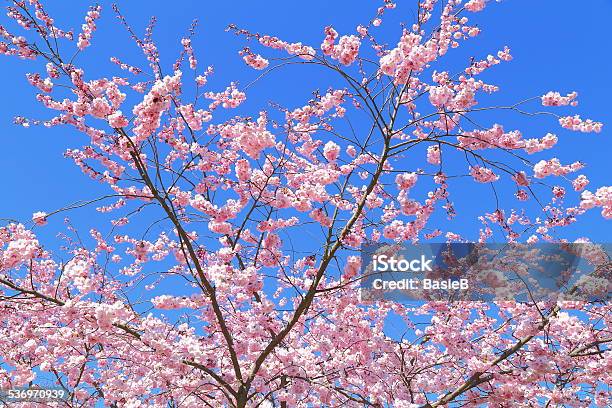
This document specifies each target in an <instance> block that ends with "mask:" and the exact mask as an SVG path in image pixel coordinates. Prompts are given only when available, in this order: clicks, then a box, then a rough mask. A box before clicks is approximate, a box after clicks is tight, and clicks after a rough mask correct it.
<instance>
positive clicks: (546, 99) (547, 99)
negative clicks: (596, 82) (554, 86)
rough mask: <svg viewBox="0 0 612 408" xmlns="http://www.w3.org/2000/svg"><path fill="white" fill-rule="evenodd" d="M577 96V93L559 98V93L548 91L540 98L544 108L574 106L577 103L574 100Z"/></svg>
mask: <svg viewBox="0 0 612 408" xmlns="http://www.w3.org/2000/svg"><path fill="white" fill-rule="evenodd" d="M577 96H578V93H577V92H572V93H569V94H567V96H561V94H560V93H559V92H553V91H550V92H548V93H547V94H546V95H544V96H542V105H544V106H567V105H570V104H571V105H572V106H576V105H577V104H578V102H576V101H575V100H574V99H576V97H577Z"/></svg>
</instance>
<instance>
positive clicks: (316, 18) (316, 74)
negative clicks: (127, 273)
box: [0, 0, 612, 241]
mask: <svg viewBox="0 0 612 408" xmlns="http://www.w3.org/2000/svg"><path fill="white" fill-rule="evenodd" d="M588 3H589V6H588V7H587V6H586V3H584V2H574V1H553V0H547V1H538V2H533V1H527V0H522V1H520V0H507V1H503V2H499V3H497V2H490V5H489V6H488V7H487V8H486V9H485V11H484V12H482V13H478V14H471V15H469V16H470V17H471V21H472V22H475V23H477V24H478V25H479V26H480V27H481V28H482V30H483V33H482V34H481V35H480V36H479V37H477V39H476V40H472V41H469V42H467V43H466V44H465V47H462V48H461V49H459V50H452V51H451V52H450V53H449V55H448V58H445V60H446V62H447V63H448V65H447V66H448V67H449V68H451V69H455V70H457V69H460V68H462V67H464V66H465V65H466V63H467V61H468V58H469V56H471V55H474V56H476V57H477V58H478V57H485V56H486V55H487V54H488V53H495V52H496V51H497V50H498V49H501V48H503V46H504V45H508V46H510V48H511V49H512V54H513V56H514V60H513V61H512V62H511V63H508V64H502V65H499V66H497V67H495V68H493V70H491V73H490V74H487V75H489V76H487V77H485V79H486V80H490V81H494V82H495V83H496V84H498V85H499V86H500V87H501V92H500V95H499V98H500V99H496V98H498V96H494V97H492V98H491V99H489V100H488V101H486V102H488V103H487V104H493V103H495V102H498V101H502V100H503V101H505V102H513V101H518V100H521V99H524V98H526V97H530V96H535V95H541V94H543V93H545V92H547V91H549V90H559V91H561V92H569V91H572V90H576V91H578V92H579V100H580V105H579V108H578V111H577V112H579V113H581V114H582V116H583V117H589V118H593V119H595V120H600V121H603V122H604V123H605V122H606V121H607V119H608V118H609V117H610V115H609V112H610V108H609V95H610V94H612V85H611V82H610V81H609V79H608V76H609V73H610V72H612V57H611V56H610V52H609V51H610V46H609V40H607V38H608V28H607V27H608V23H609V21H608V19H609V17H610V16H611V15H612V1H610V0H592V1H589V2H588ZM101 4H102V6H103V11H102V19H101V20H100V22H99V23H98V26H99V30H98V32H97V33H96V34H95V37H94V39H93V46H92V47H91V48H90V49H89V51H88V52H87V55H85V56H84V58H81V60H80V62H81V63H82V65H83V66H84V67H85V69H86V72H87V74H88V75H90V77H96V76H101V75H110V74H109V68H112V67H111V64H110V63H108V59H109V57H110V56H111V55H115V56H118V57H120V58H121V59H124V60H125V61H127V62H134V63H137V64H138V65H140V66H143V65H144V64H143V63H142V58H141V56H140V54H139V53H138V50H137V49H136V47H135V46H134V45H133V44H131V43H130V41H129V37H128V35H127V34H126V32H125V30H123V28H122V27H121V26H120V25H119V24H117V22H116V20H115V18H114V16H113V14H112V10H111V9H110V4H111V3H110V2H107V1H102V2H101ZM169 4H172V6H171V7H169V6H168V5H169ZM415 4H416V3H415V1H413V0H409V1H401V0H400V1H399V2H398V8H397V10H395V11H392V12H389V13H388V14H387V15H386V17H385V19H384V24H383V27H382V30H379V31H381V32H385V33H386V34H385V36H384V40H386V41H387V42H389V43H390V44H394V43H395V42H396V41H397V37H398V34H399V33H400V30H401V29H400V26H399V22H400V21H406V22H408V23H411V22H412V21H413V19H414V11H415V7H414V6H415ZM378 5H379V3H378V2H371V1H346V0H342V1H325V0H311V1H308V2H306V1H304V2H300V1H294V2H287V1H278V0H273V1H266V2H251V1H233V2H229V1H226V2H201V1H180V2H172V3H169V2H166V1H147V2H142V1H141V2H138V1H131V2H128V1H123V2H119V6H120V8H121V10H122V11H123V13H124V14H125V16H126V17H127V19H128V20H129V21H130V23H131V24H132V25H133V26H134V27H135V29H136V31H137V32H139V33H142V32H143V30H144V27H145V25H146V23H147V21H148V18H149V16H151V15H155V16H157V17H158V24H157V28H156V32H155V38H156V40H157V42H158V45H159V48H160V51H161V56H162V59H165V60H166V61H167V64H168V65H169V64H171V63H172V62H173V61H174V59H175V56H176V55H177V52H178V50H179V48H180V46H179V39H180V37H181V36H182V35H184V34H185V33H186V32H187V29H188V27H189V25H190V23H191V21H192V19H193V18H195V17H197V18H198V19H199V21H200V26H199V29H198V34H197V36H196V37H195V39H194V48H195V50H196V53H197V56H198V59H199V62H200V67H201V68H203V67H205V66H207V65H213V66H214V67H215V70H216V73H215V75H214V76H213V78H212V79H211V82H210V88H211V89H214V90H221V89H224V88H225V86H226V85H227V84H228V83H229V82H230V81H238V82H239V83H241V84H246V83H248V82H250V81H251V80H252V79H254V78H255V77H256V75H257V72H255V71H253V70H250V69H248V68H247V67H246V66H245V65H244V64H243V63H242V61H241V60H240V59H239V57H238V55H237V52H238V51H239V50H240V49H241V48H242V47H243V46H244V45H245V41H244V39H243V38H239V37H236V36H235V35H233V34H231V33H228V32H225V31H224V30H225V27H226V26H227V24H229V23H235V24H237V25H238V26H241V27H244V28H248V29H249V30H251V31H258V32H262V33H268V34H273V35H277V36H279V37H280V38H282V39H285V40H287V41H302V42H304V43H306V44H311V45H313V46H314V47H316V48H318V46H319V44H320V43H321V40H322V38H323V33H322V31H323V28H324V27H325V26H326V25H328V24H333V25H334V27H335V28H336V29H337V30H338V32H340V33H341V34H350V33H353V32H354V29H355V27H356V26H357V24H360V23H364V22H367V21H368V20H369V19H370V18H371V16H372V15H373V14H374V12H375V9H376V7H377V6H378ZM86 10H87V3H86V2H78V4H77V3H76V2H55V4H53V6H52V7H50V12H51V14H52V15H53V16H54V17H55V18H56V20H57V21H58V22H59V25H60V26H62V27H74V28H75V29H76V31H78V28H79V26H80V24H81V23H82V21H83V15H84V13H85V12H86ZM251 45H252V46H253V48H256V47H255V45H254V44H251ZM0 63H1V64H2V72H3V74H4V79H5V82H4V88H3V95H4V97H3V98H1V100H0V106H1V108H0V129H1V136H0V172H1V174H2V192H3V193H2V197H3V199H2V200H1V201H0V218H11V219H17V220H20V221H28V220H29V219H30V217H31V214H32V213H33V212H34V211H38V210H44V211H47V212H50V211H52V210H54V209H57V208H60V207H63V206H66V205H68V204H70V203H72V202H74V201H76V200H80V199H89V198H95V197H97V196H99V195H101V194H103V193H106V192H108V190H107V189H106V188H104V187H103V186H101V185H99V184H97V183H95V182H91V181H90V180H88V179H87V178H86V176H84V175H82V173H81V172H80V170H79V169H78V168H77V167H76V166H74V164H73V163H72V161H71V160H67V159H64V158H63V157H62V154H63V152H64V151H65V150H66V149H67V148H75V147H80V146H82V145H83V144H84V143H85V140H84V138H83V136H81V135H79V134H77V133H76V132H75V131H73V130H72V129H69V128H61V127H59V128H54V129H46V128H30V129H24V128H21V127H18V126H15V125H13V124H12V119H13V117H14V116H16V115H24V116H31V117H34V118H45V117H48V113H47V112H45V110H44V109H42V108H40V107H39V106H37V104H36V102H35V101H34V96H35V91H34V90H33V89H32V88H31V87H29V85H27V83H26V80H25V77H24V74H25V73H26V72H31V71H35V69H34V67H33V66H32V65H31V62H24V61H19V60H17V59H14V58H7V57H2V59H1V62H0ZM299 69H300V68H289V69H287V70H286V71H284V72H279V73H278V74H274V75H271V76H269V77H267V78H266V79H265V80H263V81H261V82H258V83H257V85H255V86H254V87H252V88H251V89H250V91H249V93H248V97H249V99H248V101H247V103H246V104H245V105H244V109H243V110H242V111H241V113H244V114H251V115H254V114H256V112H258V111H259V110H260V109H262V108H266V104H267V102H269V101H275V102H279V103H280V104H282V105H285V106H290V107H297V106H301V105H303V104H304V102H305V101H307V100H308V99H309V97H310V96H311V92H312V91H313V89H316V88H319V89H322V90H324V89H326V88H327V87H328V86H330V85H334V84H335V82H334V81H335V80H334V79H332V78H331V77H330V76H329V74H326V73H322V72H321V71H318V70H315V69H311V68H308V69H309V70H308V71H304V70H302V71H299ZM111 72H112V74H115V75H116V74H119V71H117V70H114V71H111ZM560 112H564V111H560ZM567 112H568V113H569V112H570V111H567ZM487 119H488V120H489V119H490V120H491V123H493V122H495V121H500V122H501V123H505V124H506V125H508V128H519V129H521V130H522V131H523V132H524V134H525V136H526V137H541V136H543V135H544V134H545V133H546V132H548V131H552V132H554V133H557V134H558V136H559V144H558V146H557V148H556V150H555V155H556V156H557V157H558V158H560V159H561V161H562V162H568V161H574V160H581V161H583V162H586V163H587V164H588V165H589V167H588V168H587V169H586V170H585V172H584V173H585V174H587V175H588V176H589V178H590V179H591V185H590V186H589V188H591V189H592V190H594V189H595V188H596V187H598V186H601V185H607V184H609V182H610V180H609V174H610V152H611V149H610V146H611V144H610V141H609V134H610V128H609V126H608V127H604V131H603V132H602V133H600V134H581V133H574V132H569V131H565V130H563V129H561V128H560V127H559V126H558V125H557V123H556V121H554V120H553V119H551V118H540V119H539V120H536V121H529V122H526V121H524V119H523V118H517V117H516V115H514V116H508V117H506V116H501V115H500V116H499V117H495V118H487ZM502 121H503V122H502ZM606 125H609V124H606ZM545 157H546V158H547V157H548V155H543V156H542V157H541V158H545ZM537 160H539V158H538V159H537ZM75 186H76V188H75ZM461 187H462V193H461V194H463V196H455V197H453V199H454V201H455V202H456V204H457V207H458V212H459V213H460V214H462V215H461V216H460V217H459V218H458V219H457V220H455V221H454V224H453V226H452V229H453V230H454V231H457V232H463V231H475V230H477V228H478V224H477V221H476V220H475V217H476V216H477V215H478V214H480V213H482V211H479V212H478V211H476V210H475V209H474V208H475V207H474V206H473V205H472V204H473V203H475V202H477V201H478V202H480V201H482V200H483V198H482V196H481V194H482V190H478V189H477V188H478V187H479V186H476V187H473V186H471V185H467V184H466V185H465V186H461ZM574 197H575V196H574ZM489 209H490V208H489ZM92 213H93V210H92V209H90V210H77V211H74V212H72V213H71V214H70V216H71V218H73V219H74V220H76V221H77V222H83V223H84V224H87V223H88V221H89V219H90V216H91V215H92ZM441 219H443V217H442V218H441ZM53 225H54V223H52V226H53ZM58 226H59V225H58ZM609 228H610V227H609V223H607V222H605V221H604V220H602V218H601V217H600V215H599V211H592V212H591V213H589V214H588V215H587V216H585V217H583V219H582V220H581V221H580V223H579V224H577V225H576V226H573V227H572V228H571V229H568V230H567V232H566V236H568V237H570V238H571V237H574V238H575V237H579V236H584V235H588V236H590V237H591V238H593V239H595V240H599V241H606V240H609V238H610V233H609ZM55 231H57V229H54V228H53V229H50V230H47V231H45V234H47V233H49V234H50V235H52V234H53V233H55Z"/></svg>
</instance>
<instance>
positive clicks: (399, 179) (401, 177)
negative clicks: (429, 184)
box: [395, 173, 418, 190]
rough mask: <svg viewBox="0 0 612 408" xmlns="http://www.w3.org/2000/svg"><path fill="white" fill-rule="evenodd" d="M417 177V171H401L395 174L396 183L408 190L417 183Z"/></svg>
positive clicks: (402, 188)
mask: <svg viewBox="0 0 612 408" xmlns="http://www.w3.org/2000/svg"><path fill="white" fill-rule="evenodd" d="M417 179H418V176H417V175H416V173H401V174H398V175H397V176H395V184H397V188H398V189H400V190H408V189H410V188H412V187H413V186H414V185H415V184H416V182H417Z"/></svg>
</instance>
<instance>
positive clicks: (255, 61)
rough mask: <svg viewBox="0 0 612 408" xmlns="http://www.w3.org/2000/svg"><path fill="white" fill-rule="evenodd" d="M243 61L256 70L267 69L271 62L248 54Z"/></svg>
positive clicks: (257, 55)
mask: <svg viewBox="0 0 612 408" xmlns="http://www.w3.org/2000/svg"><path fill="white" fill-rule="evenodd" d="M242 59H243V60H244V62H246V63H247V65H249V66H250V67H252V68H254V69H265V68H266V67H267V66H268V65H269V61H268V60H267V59H265V58H264V57H262V56H261V55H259V54H252V53H247V54H246V55H245V56H244V57H242Z"/></svg>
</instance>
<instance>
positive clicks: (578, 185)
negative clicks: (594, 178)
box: [572, 174, 589, 191]
mask: <svg viewBox="0 0 612 408" xmlns="http://www.w3.org/2000/svg"><path fill="white" fill-rule="evenodd" d="M587 184H589V179H588V178H587V177H586V176H585V175H584V174H581V175H579V176H578V177H576V179H575V180H574V181H572V187H574V190H575V191H581V190H584V188H585V187H586V186H587Z"/></svg>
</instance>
